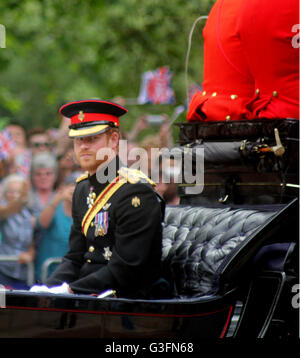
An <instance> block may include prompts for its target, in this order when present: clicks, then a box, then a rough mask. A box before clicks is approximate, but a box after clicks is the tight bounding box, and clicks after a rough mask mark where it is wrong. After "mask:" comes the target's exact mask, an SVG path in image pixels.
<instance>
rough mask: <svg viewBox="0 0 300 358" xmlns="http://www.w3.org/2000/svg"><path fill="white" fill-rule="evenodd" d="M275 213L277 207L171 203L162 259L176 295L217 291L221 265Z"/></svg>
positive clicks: (168, 209) (164, 231) (205, 293)
mask: <svg viewBox="0 0 300 358" xmlns="http://www.w3.org/2000/svg"><path fill="white" fill-rule="evenodd" d="M275 214H276V210H275V209H274V208H272V209H268V210H265V209H260V210H249V209H242V208H237V209H233V208H230V207H224V208H204V207H191V206H173V207H172V206H168V207H167V208H166V215H165V221H164V230H163V253H162V259H163V265H164V270H165V274H166V277H167V279H168V280H169V281H171V282H172V283H173V286H174V287H173V289H174V295H175V296H180V297H192V296H202V295H208V294H211V293H213V291H214V290H215V289H216V287H215V284H216V278H217V272H218V269H219V268H220V266H221V265H223V266H224V262H225V261H226V260H228V258H229V257H230V256H232V255H233V254H234V253H235V252H236V251H237V250H238V249H239V247H240V246H241V245H242V243H243V242H244V241H245V240H247V238H249V237H250V236H251V235H252V234H253V233H255V232H256V231H257V230H259V229H260V228H261V227H262V226H263V225H264V224H265V223H266V222H267V221H268V220H269V219H270V218H272V217H273V216H274V215H275Z"/></svg>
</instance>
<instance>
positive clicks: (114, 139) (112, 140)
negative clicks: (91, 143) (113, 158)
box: [108, 131, 120, 150]
mask: <svg viewBox="0 0 300 358" xmlns="http://www.w3.org/2000/svg"><path fill="white" fill-rule="evenodd" d="M119 138H120V136H119V133H118V132H116V131H113V132H112V133H111V134H110V136H109V139H108V145H109V147H110V148H112V149H113V150H117V149H118V146H119Z"/></svg>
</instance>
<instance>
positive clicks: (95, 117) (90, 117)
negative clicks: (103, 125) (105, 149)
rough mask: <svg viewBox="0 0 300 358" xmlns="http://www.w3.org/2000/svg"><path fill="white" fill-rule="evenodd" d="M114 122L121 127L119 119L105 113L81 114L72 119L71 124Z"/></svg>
mask: <svg viewBox="0 0 300 358" xmlns="http://www.w3.org/2000/svg"><path fill="white" fill-rule="evenodd" d="M101 121H105V122H113V123H116V124H117V126H118V127H119V117H116V116H113V115H111V114H105V113H83V112H79V113H78V114H76V115H75V116H73V117H72V118H71V124H79V123H85V122H101Z"/></svg>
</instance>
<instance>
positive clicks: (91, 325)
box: [0, 120, 299, 341]
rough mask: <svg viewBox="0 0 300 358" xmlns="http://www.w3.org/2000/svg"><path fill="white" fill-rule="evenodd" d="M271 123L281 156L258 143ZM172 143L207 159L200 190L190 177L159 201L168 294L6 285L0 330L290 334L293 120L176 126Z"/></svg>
mask: <svg viewBox="0 0 300 358" xmlns="http://www.w3.org/2000/svg"><path fill="white" fill-rule="evenodd" d="M275 128H277V129H278V131H279V134H280V139H281V144H282V146H283V147H284V151H285V152H284V153H283V154H282V155H281V156H276V155H275V154H274V152H272V151H267V150H266V148H272V147H274V146H276V143H275V139H274V129H275ZM229 138H234V142H233V141H232V140H231V141H229ZM216 141H217V143H218V145H217V146H216V145H215V144H216ZM237 142H239V143H240V144H239V147H238V150H236V149H235V150H232V145H233V146H234V148H236V144H235V143H237ZM228 143H231V144H230V145H229V147H228ZM179 145H180V147H181V148H189V149H190V150H191V155H192V156H193V148H195V147H197V146H201V145H202V146H204V147H205V148H208V150H207V149H205V150H207V153H210V156H208V158H210V159H209V161H205V163H204V169H205V172H204V189H203V191H202V192H201V193H199V194H197V195H195V194H189V192H188V191H186V188H188V187H189V188H190V187H192V186H193V184H191V183H189V184H188V185H186V184H185V183H182V184H181V185H180V186H179V193H180V198H181V202H180V205H178V206H169V207H167V208H166V216H165V221H164V230H163V257H162V261H163V268H164V276H165V279H166V280H168V281H169V282H170V283H171V286H172V296H170V297H165V298H159V299H157V298H155V299H152V298H151V297H149V299H147V300H141V299H128V298H122V297H102V298H101V297H96V296H90V295H76V294H71V295H60V294H49V293H33V292H25V291H6V292H5V305H6V307H5V308H3V309H1V310H0V336H1V337H99V338H114V339H115V338H152V339H162V338H170V339H171V338H172V339H181V340H185V341H188V340H189V339H190V340H196V339H197V340H198V339H205V338H212V339H215V338H223V337H240V338H244V337H247V338H255V337H298V335H299V332H298V328H299V321H298V318H299V317H297V316H298V315H297V309H296V308H295V307H293V305H292V298H293V295H295V290H293V287H295V285H297V284H298V282H299V279H298V249H299V247H298V237H299V236H298V224H299V220H298V206H299V204H298V188H299V186H298V184H299V183H298V121H293V120H276V121H271V120H270V121H264V122H262V121H256V122H238V121H237V122H234V123H228V122H214V123H207V124H205V125H203V124H201V123H198V124H190V123H184V124H180V135H179ZM243 145H244V147H243ZM241 146H242V148H241ZM216 148H217V149H216ZM228 148H229V149H228ZM245 148H248V149H247V152H245ZM261 148H265V151H261V152H259V149H261ZM227 149H228V150H227ZM225 152H226V153H225ZM237 154H238V155H237ZM226 155H228V156H229V159H228V160H227V161H224V156H226ZM220 156H222V158H223V159H222V160H221V161H219V159H218V158H220ZM230 156H232V158H231V159H230ZM225 199H226V200H225Z"/></svg>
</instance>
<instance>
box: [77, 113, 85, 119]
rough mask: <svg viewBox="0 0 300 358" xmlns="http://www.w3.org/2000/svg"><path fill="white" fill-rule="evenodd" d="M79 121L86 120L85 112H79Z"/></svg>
mask: <svg viewBox="0 0 300 358" xmlns="http://www.w3.org/2000/svg"><path fill="white" fill-rule="evenodd" d="M78 119H79V120H80V121H83V120H84V114H83V111H79V115H78Z"/></svg>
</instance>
